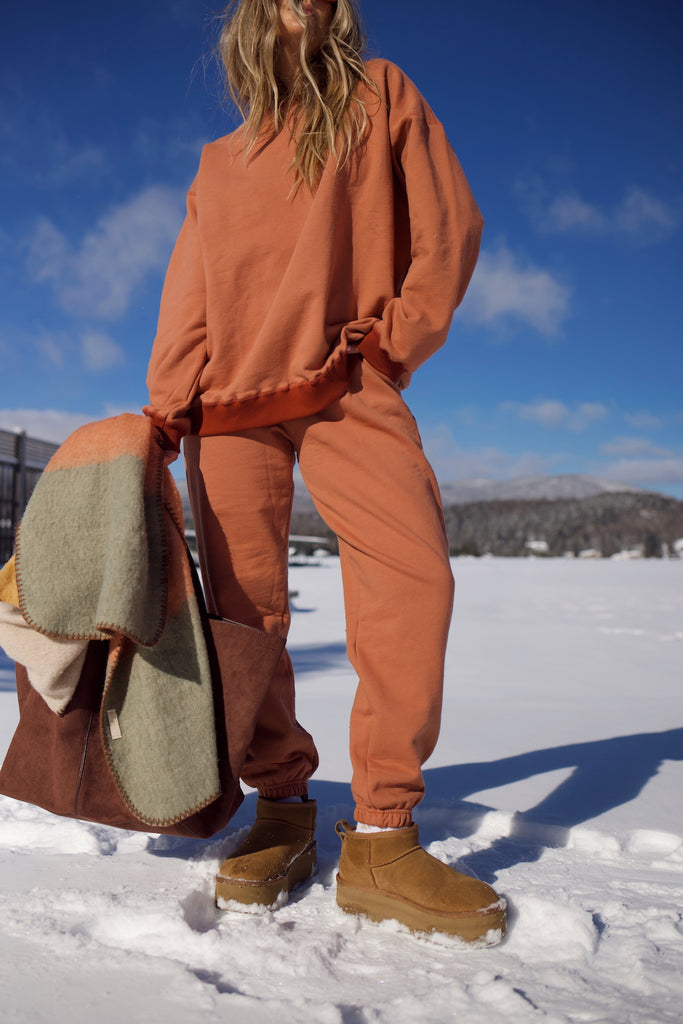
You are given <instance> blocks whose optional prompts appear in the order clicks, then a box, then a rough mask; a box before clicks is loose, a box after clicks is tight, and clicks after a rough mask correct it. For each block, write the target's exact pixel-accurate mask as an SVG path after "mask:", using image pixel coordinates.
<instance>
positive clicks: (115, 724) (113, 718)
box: [107, 708, 123, 740]
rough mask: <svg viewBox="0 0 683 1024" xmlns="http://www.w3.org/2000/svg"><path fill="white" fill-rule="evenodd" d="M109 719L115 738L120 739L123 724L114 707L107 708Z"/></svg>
mask: <svg viewBox="0 0 683 1024" xmlns="http://www.w3.org/2000/svg"><path fill="white" fill-rule="evenodd" d="M107 719H108V720H109V731H110V733H111V738H112V739H113V740H120V739H121V736H122V735H123V733H122V732H121V726H120V725H119V716H118V715H117V714H116V712H115V711H114V709H113V708H108V709H107Z"/></svg>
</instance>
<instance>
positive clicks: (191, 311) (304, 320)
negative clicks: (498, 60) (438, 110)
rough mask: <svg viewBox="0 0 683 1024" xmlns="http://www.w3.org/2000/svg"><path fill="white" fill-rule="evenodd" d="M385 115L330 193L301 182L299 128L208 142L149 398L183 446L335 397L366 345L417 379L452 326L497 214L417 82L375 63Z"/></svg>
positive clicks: (374, 102)
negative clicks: (253, 138) (295, 165)
mask: <svg viewBox="0 0 683 1024" xmlns="http://www.w3.org/2000/svg"><path fill="white" fill-rule="evenodd" d="M367 72H368V76H369V77H370V78H371V79H372V80H374V81H375V82H376V84H377V89H378V92H379V97H378V96H377V95H375V94H374V93H373V92H371V91H370V90H369V89H368V88H367V87H366V86H361V88H360V92H359V96H360V97H361V98H362V99H363V100H364V102H365V104H366V108H367V111H368V117H369V120H370V130H369V132H368V133H367V137H366V140H365V142H364V143H363V145H362V147H361V148H360V149H358V150H357V151H356V152H355V153H354V154H353V155H352V157H351V158H350V160H349V161H348V162H347V164H346V165H345V166H344V167H343V168H342V169H341V170H337V169H336V163H335V160H334V158H333V157H331V158H330V161H329V162H328V166H327V168H326V170H325V172H324V173H323V176H322V179H321V181H320V184H319V186H318V188H317V190H316V192H315V193H314V194H311V192H310V190H309V189H308V188H307V187H306V186H302V187H301V188H300V189H299V190H298V191H297V192H296V193H293V189H292V185H293V172H292V170H291V167H290V165H291V162H292V155H293V149H294V143H293V141H292V137H291V133H290V132H289V131H288V130H287V129H283V130H282V131H280V133H279V134H278V135H277V136H275V137H274V138H272V139H271V140H270V141H269V142H268V143H267V144H265V145H263V146H262V147H261V148H255V149H254V150H253V151H252V152H251V153H250V154H248V155H247V157H246V158H245V154H244V147H243V130H242V129H241V128H240V129H238V130H237V131H235V132H233V133H232V134H231V135H228V136H226V137H224V138H221V139H218V140H217V141H216V142H213V143H211V144H210V145H207V146H205V147H204V150H203V153H202V157H201V162H200V166H199V171H198V173H197V177H196V178H195V181H194V182H193V184H192V186H191V188H190V190H189V192H188V195H187V217H186V219H185V222H184V224H183V227H182V229H181V231H180V235H179V237H178V240H177V243H176V246H175V249H174V251H173V255H172V257H171V261H170V264H169V268H168V272H167V275H166V281H165V284H164V289H163V293H162V298H161V308H160V314H159V325H158V332H157V336H156V339H155V342H154V347H153V350H152V356H151V360H150V365H149V372H148V377H147V384H148V387H149V393H150V402H149V405H148V406H146V407H145V410H144V411H145V413H146V414H147V415H148V416H150V417H151V418H152V420H153V421H154V422H155V423H156V424H157V425H158V426H160V427H162V428H163V429H164V430H165V431H166V433H167V435H168V437H169V439H170V440H171V442H172V443H173V444H174V445H175V446H177V445H178V444H179V441H180V438H181V437H182V436H183V435H184V434H186V433H194V434H200V435H210V434H224V433H233V432H235V431H240V430H246V429H248V428H250V427H256V426H266V425H268V424H272V423H280V422H283V421H285V420H288V419H294V418H298V417H300V416H307V415H311V414H313V413H316V412H319V411H320V410H321V409H323V408H325V407H326V406H327V405H329V404H331V403H332V402H334V401H335V400H336V399H337V398H339V397H340V396H341V395H342V394H343V393H344V392H345V391H346V388H347V383H348V378H349V375H350V373H351V370H352V367H353V361H354V360H355V359H357V358H358V357H357V356H354V355H350V354H348V353H347V348H348V346H349V345H356V346H358V348H359V350H360V353H361V355H362V356H363V357H364V358H365V359H367V360H368V362H369V363H370V364H371V365H372V366H374V367H375V368H376V369H377V370H379V371H380V372H381V373H384V374H385V375H388V376H389V377H391V378H392V379H393V380H396V381H398V382H399V384H400V385H401V386H406V384H407V383H408V381H409V379H410V374H411V373H412V372H413V371H414V370H415V369H416V368H417V367H418V366H420V364H421V363H423V362H424V361H425V360H426V359H427V358H428V357H429V356H430V355H431V354H432V353H433V352H435V351H436V349H438V348H439V347H440V346H441V345H442V344H443V343H444V341H445V340H446V335H447V333H448V328H449V326H450V322H451V318H452V315H453V311H454V309H455V308H456V306H457V305H458V303H459V302H460V301H461V299H462V298H463V296H464V294H465V290H466V288H467V285H468V283H469V280H470V277H471V275H472V271H473V270H474V266H475V263H476V260H477V255H478V252H479V242H480V237H481V230H482V226H483V221H482V218H481V214H480V213H479V210H478V208H477V205H476V203H475V201H474V199H473V197H472V193H471V192H470V189H469V186H468V184H467V181H466V180H465V176H464V174H463V172H462V169H461V167H460V164H459V163H458V160H457V158H456V156H455V154H454V153H453V150H452V149H451V147H450V145H449V143H448V140H447V139H446V135H445V132H444V129H443V127H442V125H441V124H440V122H439V121H438V120H437V119H436V117H435V116H434V114H433V113H432V111H431V110H430V108H429V106H428V105H427V103H426V102H425V100H424V99H423V97H422V96H421V95H420V93H419V92H418V91H417V89H416V88H415V86H414V85H413V83H412V82H411V81H410V80H409V79H408V78H407V77H406V76H405V75H404V74H403V72H402V71H401V70H400V69H399V68H398V67H396V65H394V64H391V63H389V62H388V61H384V60H371V61H369V62H368V64H367Z"/></svg>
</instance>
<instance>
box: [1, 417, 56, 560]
mask: <svg viewBox="0 0 683 1024" xmlns="http://www.w3.org/2000/svg"><path fill="white" fill-rule="evenodd" d="M58 448H59V445H58V444H52V443H51V442H50V441H38V440H36V438H33V437H27V436H26V431H25V430H0V565H4V564H5V562H7V561H9V559H10V558H11V557H12V554H13V552H14V533H15V530H16V528H17V525H18V523H19V520H20V519H21V517H22V516H23V514H24V509H25V508H26V505H27V504H28V499H29V498H30V497H31V494H32V493H33V488H34V487H35V486H36V484H37V483H38V480H39V479H40V475H41V473H42V472H43V470H44V469H45V467H46V466H47V464H48V462H49V461H50V459H51V458H52V456H53V455H54V453H55V452H56V451H57V449H58Z"/></svg>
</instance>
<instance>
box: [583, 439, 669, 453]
mask: <svg viewBox="0 0 683 1024" xmlns="http://www.w3.org/2000/svg"><path fill="white" fill-rule="evenodd" d="M600 451H601V452H602V454H603V455H616V456H625V457H634V456H651V457H653V458H668V457H669V456H671V454H672V453H671V451H670V450H669V449H668V448H660V447H659V446H658V445H655V444H653V443H652V441H649V440H648V439H647V438H645V437H615V438H614V439H613V440H612V441H606V442H605V444H603V445H601V446H600Z"/></svg>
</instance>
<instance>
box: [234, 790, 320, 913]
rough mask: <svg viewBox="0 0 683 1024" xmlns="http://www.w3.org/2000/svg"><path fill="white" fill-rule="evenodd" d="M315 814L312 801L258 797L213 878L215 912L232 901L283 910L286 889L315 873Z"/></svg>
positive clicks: (285, 900)
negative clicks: (250, 820)
mask: <svg viewBox="0 0 683 1024" xmlns="http://www.w3.org/2000/svg"><path fill="white" fill-rule="evenodd" d="M315 813H316V802H315V800H304V801H302V802H301V803H283V802H282V801H279V800H265V799H264V798H263V797H259V798H258V800H257V802H256V821H255V822H254V824H253V825H252V827H251V829H250V831H249V833H248V835H247V836H246V838H245V839H244V842H242V843H241V844H240V846H239V847H238V848H237V849H236V850H235V852H234V853H233V854H232V856H231V857H228V859H227V860H224V861H223V863H222V864H221V866H220V870H219V872H218V874H217V875H216V904H217V905H218V906H219V907H220V908H221V909H230V904H231V903H232V902H234V903H241V904H250V905H252V906H255V905H256V904H261V905H263V906H265V907H268V908H270V909H273V908H275V907H281V906H283V905H284V904H285V903H286V902H287V898H288V895H289V892H290V890H291V889H293V888H294V886H295V885H299V884H300V883H301V882H305V881H306V879H307V878H310V876H311V875H312V874H314V873H315V871H316V868H317V864H316V844H315V838H314V834H315Z"/></svg>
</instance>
